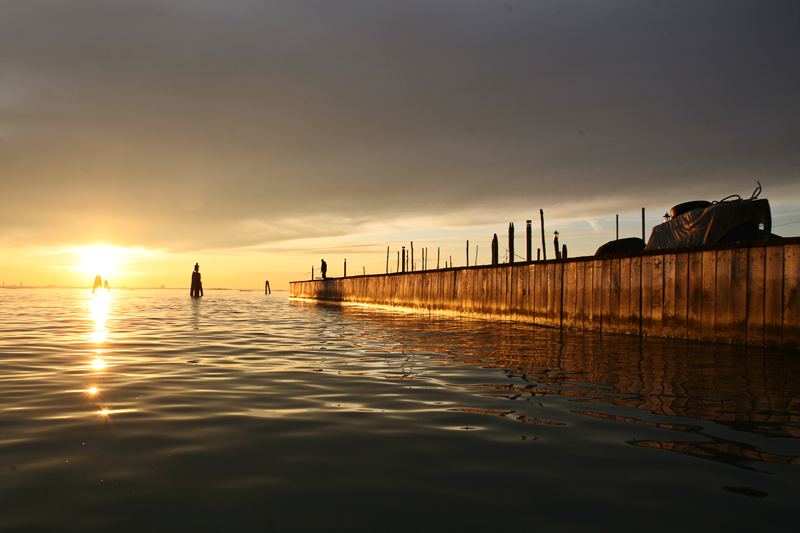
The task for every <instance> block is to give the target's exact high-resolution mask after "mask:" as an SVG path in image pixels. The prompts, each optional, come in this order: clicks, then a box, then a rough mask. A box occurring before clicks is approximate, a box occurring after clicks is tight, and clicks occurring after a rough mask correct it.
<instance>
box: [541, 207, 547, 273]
mask: <svg viewBox="0 0 800 533" xmlns="http://www.w3.org/2000/svg"><path fill="white" fill-rule="evenodd" d="M539 218H540V219H541V221H542V251H543V252H544V260H545V261H547V244H546V243H545V242H544V210H543V209H539Z"/></svg>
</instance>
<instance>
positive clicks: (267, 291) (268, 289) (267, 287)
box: [264, 280, 272, 294]
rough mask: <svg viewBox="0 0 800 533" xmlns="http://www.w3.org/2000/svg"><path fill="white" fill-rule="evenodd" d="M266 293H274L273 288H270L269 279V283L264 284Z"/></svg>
mask: <svg viewBox="0 0 800 533" xmlns="http://www.w3.org/2000/svg"><path fill="white" fill-rule="evenodd" d="M264 294H272V289H270V288H269V280H267V284H266V285H264Z"/></svg>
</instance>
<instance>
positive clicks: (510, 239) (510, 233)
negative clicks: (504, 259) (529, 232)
mask: <svg viewBox="0 0 800 533" xmlns="http://www.w3.org/2000/svg"><path fill="white" fill-rule="evenodd" d="M508 264H509V265H513V264H514V223H513V222H509V223H508Z"/></svg>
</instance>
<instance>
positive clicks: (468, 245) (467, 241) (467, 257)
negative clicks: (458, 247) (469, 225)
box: [467, 241, 469, 266]
mask: <svg viewBox="0 0 800 533" xmlns="http://www.w3.org/2000/svg"><path fill="white" fill-rule="evenodd" d="M467 266H469V241H467Z"/></svg>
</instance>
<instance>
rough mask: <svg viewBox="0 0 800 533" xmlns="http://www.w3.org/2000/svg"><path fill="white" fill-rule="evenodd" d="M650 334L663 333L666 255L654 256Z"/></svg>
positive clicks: (659, 334) (659, 335)
mask: <svg viewBox="0 0 800 533" xmlns="http://www.w3.org/2000/svg"><path fill="white" fill-rule="evenodd" d="M650 284H651V285H650V288H651V291H652V292H651V294H650V335H651V336H653V337H661V336H662V335H663V311H664V307H663V306H664V256H663V255H654V256H653V269H652V274H651V275H650Z"/></svg>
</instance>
